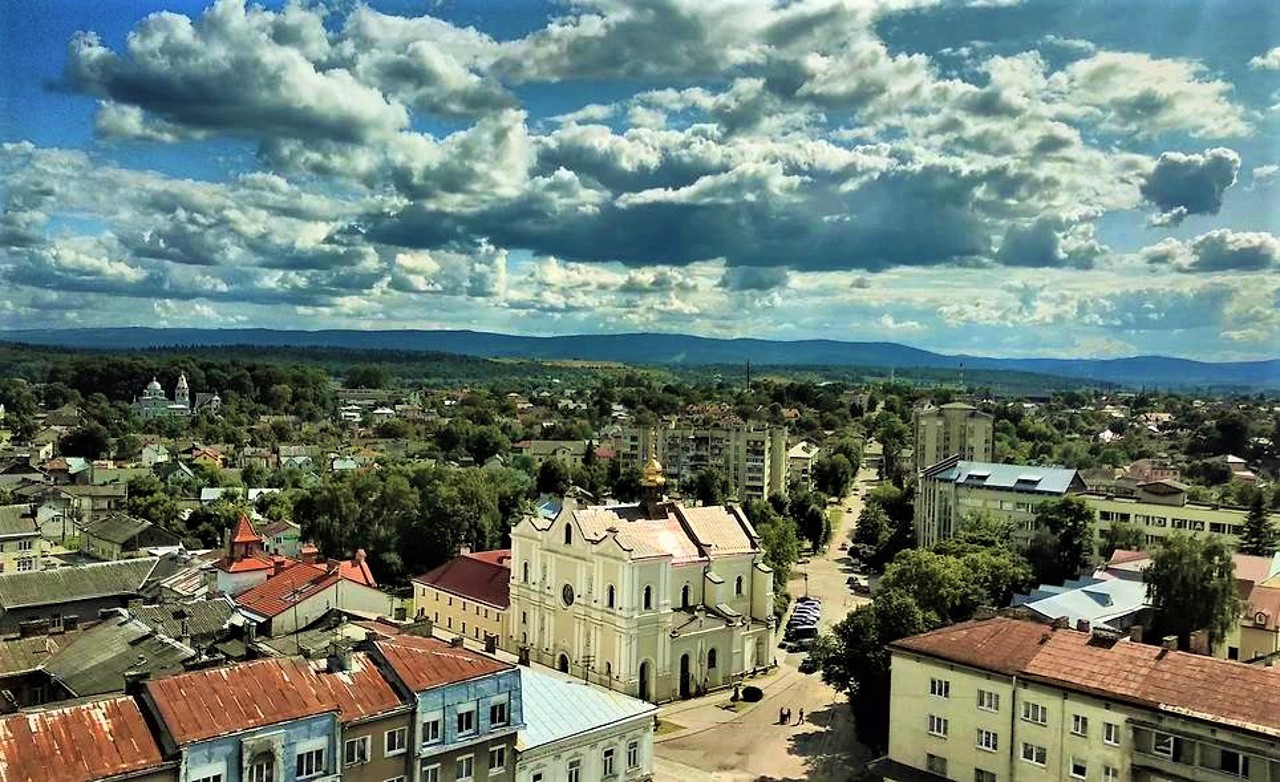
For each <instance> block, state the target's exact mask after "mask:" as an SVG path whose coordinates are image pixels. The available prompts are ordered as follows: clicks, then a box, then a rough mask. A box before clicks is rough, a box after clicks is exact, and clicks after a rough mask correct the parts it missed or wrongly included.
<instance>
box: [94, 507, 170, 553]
mask: <svg viewBox="0 0 1280 782" xmlns="http://www.w3.org/2000/svg"><path fill="white" fill-rule="evenodd" d="M181 542H182V539H181V538H179V537H178V536H177V535H175V534H173V533H172V532H170V531H168V530H167V529H165V528H163V527H161V526H160V525H158V524H155V523H153V522H150V521H147V520H146V519H136V518H134V517H132V516H129V515H128V514H125V513H120V512H119V511H112V512H110V513H106V514H104V515H101V516H99V517H98V518H97V520H96V521H94V522H93V523H92V524H87V525H85V527H84V529H83V530H82V531H81V535H80V550H81V551H83V552H85V553H87V554H89V555H90V556H93V557H97V558H98V559H127V558H129V557H140V556H145V555H146V549H147V548H149V547H157V546H159V547H164V546H176V545H178V544H179V543H181Z"/></svg>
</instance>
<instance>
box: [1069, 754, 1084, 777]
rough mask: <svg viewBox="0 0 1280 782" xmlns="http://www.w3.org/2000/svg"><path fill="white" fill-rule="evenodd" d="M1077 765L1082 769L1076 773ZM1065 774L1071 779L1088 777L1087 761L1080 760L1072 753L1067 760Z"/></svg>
mask: <svg viewBox="0 0 1280 782" xmlns="http://www.w3.org/2000/svg"><path fill="white" fill-rule="evenodd" d="M1077 766H1079V767H1080V768H1081V769H1082V771H1081V772H1080V773H1078V774H1077V773H1076V767H1077ZM1067 776H1069V777H1071V778H1072V779H1088V778H1089V761H1088V760H1082V759H1080V758H1078V757H1076V756H1075V755H1072V756H1071V759H1070V760H1068V761H1067Z"/></svg>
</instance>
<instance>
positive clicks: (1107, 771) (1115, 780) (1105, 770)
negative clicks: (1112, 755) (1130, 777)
mask: <svg viewBox="0 0 1280 782" xmlns="http://www.w3.org/2000/svg"><path fill="white" fill-rule="evenodd" d="M1102 782H1120V769H1118V768H1116V767H1115V766H1103V767H1102Z"/></svg>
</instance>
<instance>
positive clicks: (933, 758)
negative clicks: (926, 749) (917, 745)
mask: <svg viewBox="0 0 1280 782" xmlns="http://www.w3.org/2000/svg"><path fill="white" fill-rule="evenodd" d="M924 765H925V768H927V769H928V770H929V771H932V772H933V773H935V774H937V775H938V776H940V777H945V776H946V775H947V759H946V758H944V757H942V756H941V755H928V754H926V755H925V756H924Z"/></svg>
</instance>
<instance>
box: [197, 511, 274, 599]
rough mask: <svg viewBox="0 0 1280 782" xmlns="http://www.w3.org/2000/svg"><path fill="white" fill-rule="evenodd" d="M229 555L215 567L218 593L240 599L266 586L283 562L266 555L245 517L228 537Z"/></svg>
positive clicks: (257, 535) (256, 534)
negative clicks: (259, 586)
mask: <svg viewBox="0 0 1280 782" xmlns="http://www.w3.org/2000/svg"><path fill="white" fill-rule="evenodd" d="M226 540H227V543H226V550H227V554H226V556H224V557H223V558H222V559H220V560H218V561H217V562H216V563H215V564H214V566H213V567H214V570H216V571H217V589H218V591H219V592H222V593H224V594H228V595H238V594H240V593H241V592H244V591H245V590H247V589H252V588H253V587H255V586H257V585H259V584H261V583H263V582H265V581H266V580H267V578H268V577H269V576H271V575H272V574H273V573H274V572H275V571H276V570H277V568H279V567H280V566H281V565H283V564H284V561H285V560H284V559H283V558H278V557H272V556H270V555H269V554H267V553H265V552H264V551H263V543H264V541H263V539H262V536H261V535H259V534H258V533H257V532H256V531H255V530H254V529H253V524H252V523H250V521H249V517H248V516H241V517H240V520H239V521H237V522H236V526H235V528H234V529H232V530H231V532H230V533H229V534H228V535H227V538H226Z"/></svg>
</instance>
